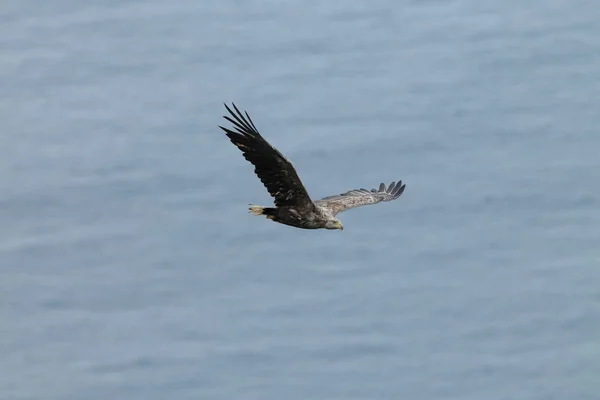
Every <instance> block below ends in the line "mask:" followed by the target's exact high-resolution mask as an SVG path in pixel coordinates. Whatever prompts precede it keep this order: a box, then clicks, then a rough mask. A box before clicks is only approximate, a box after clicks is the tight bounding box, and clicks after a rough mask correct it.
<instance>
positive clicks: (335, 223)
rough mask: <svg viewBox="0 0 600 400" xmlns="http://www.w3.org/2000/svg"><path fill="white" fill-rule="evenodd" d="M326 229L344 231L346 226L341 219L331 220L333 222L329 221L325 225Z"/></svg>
mask: <svg viewBox="0 0 600 400" xmlns="http://www.w3.org/2000/svg"><path fill="white" fill-rule="evenodd" d="M325 228H326V229H339V230H341V231H343V230H344V225H342V221H340V220H339V219H331V220H329V221H327V223H326V224H325Z"/></svg>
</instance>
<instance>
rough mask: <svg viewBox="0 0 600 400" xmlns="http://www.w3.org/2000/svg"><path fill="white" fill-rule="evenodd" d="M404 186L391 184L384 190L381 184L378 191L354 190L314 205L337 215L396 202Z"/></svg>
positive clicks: (399, 183)
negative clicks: (351, 210)
mask: <svg viewBox="0 0 600 400" xmlns="http://www.w3.org/2000/svg"><path fill="white" fill-rule="evenodd" d="M405 187H406V185H403V184H402V181H399V182H398V183H396V182H392V183H390V185H389V186H388V187H387V188H386V187H385V185H384V184H383V183H382V184H380V185H379V189H371V190H367V189H355V190H350V191H348V192H346V193H342V194H339V195H335V196H329V197H325V198H322V199H321V200H317V201H315V204H317V205H319V206H324V207H327V208H329V209H330V210H331V211H332V212H333V214H334V215H335V214H338V213H341V212H343V211H346V210H349V209H351V208H356V207H361V206H366V205H368V204H376V203H379V202H382V201H391V200H396V199H397V198H398V197H400V195H401V194H402V193H403V192H404V188H405Z"/></svg>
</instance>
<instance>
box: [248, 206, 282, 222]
mask: <svg viewBox="0 0 600 400" xmlns="http://www.w3.org/2000/svg"><path fill="white" fill-rule="evenodd" d="M248 209H249V210H250V213H251V214H252V215H264V216H265V217H267V218H269V219H273V218H274V216H275V209H274V208H271V207H263V206H255V205H252V204H251V205H250V207H249V208H248Z"/></svg>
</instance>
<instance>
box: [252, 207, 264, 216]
mask: <svg viewBox="0 0 600 400" xmlns="http://www.w3.org/2000/svg"><path fill="white" fill-rule="evenodd" d="M249 210H250V213H251V214H252V215H263V214H264V211H265V208H264V207H262V206H254V205H251V206H250V208H249Z"/></svg>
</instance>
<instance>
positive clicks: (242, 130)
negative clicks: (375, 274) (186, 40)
mask: <svg viewBox="0 0 600 400" xmlns="http://www.w3.org/2000/svg"><path fill="white" fill-rule="evenodd" d="M232 105H233V109H234V110H235V112H234V111H232V110H231V109H230V108H229V107H228V106H227V104H225V108H226V109H227V111H228V112H229V114H230V115H231V117H230V116H223V118H225V119H226V120H227V121H229V122H231V123H232V124H233V125H234V128H235V131H233V130H231V129H228V128H224V127H222V126H219V128H221V129H223V130H224V131H225V134H226V135H227V137H229V139H230V140H231V142H232V143H233V144H235V145H236V146H237V147H238V148H239V149H240V150H241V151H242V154H243V155H244V158H245V159H246V160H248V161H249V162H250V163H252V165H254V172H255V173H256V175H257V176H258V178H259V179H260V180H261V182H262V183H263V185H264V186H265V187H266V188H267V190H268V192H269V194H270V195H271V196H272V197H273V198H274V200H275V206H276V207H262V206H251V207H250V212H251V213H252V214H254V215H265V216H266V217H267V218H269V219H271V220H273V221H276V222H279V223H282V224H285V225H290V226H295V227H297V228H304V229H319V228H325V229H344V227H343V225H342V223H341V222H340V221H339V220H338V219H337V218H335V216H336V215H337V214H339V213H341V212H343V211H346V210H349V209H351V208H356V207H360V206H364V205H368V204H376V203H380V202H384V201H391V200H395V199H397V198H398V197H400V195H402V193H403V192H404V188H405V187H406V185H403V184H402V181H399V182H398V183H396V182H392V183H391V184H390V185H389V186H388V187H387V188H386V186H385V185H384V184H383V183H381V184H380V185H379V188H378V189H377V190H376V189H371V190H367V189H355V190H350V191H348V192H345V193H342V194H339V195H334V196H328V197H325V198H323V199H320V200H316V201H312V200H311V198H310V196H309V195H308V192H307V191H306V189H305V187H304V185H303V184H302V181H301V180H300V178H299V177H298V174H297V173H296V170H295V168H294V166H293V165H292V163H291V162H290V161H289V160H288V159H286V158H285V157H284V156H283V155H282V154H281V153H280V152H279V151H278V150H277V149H276V148H275V147H273V146H271V144H269V142H267V141H266V140H265V139H264V138H263V137H262V136H261V134H260V133H259V132H258V129H256V126H255V125H254V122H253V121H252V119H251V118H250V116H249V115H248V113H247V112H244V114H242V113H241V112H240V111H239V110H238V108H237V107H236V106H235V104H232Z"/></svg>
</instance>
